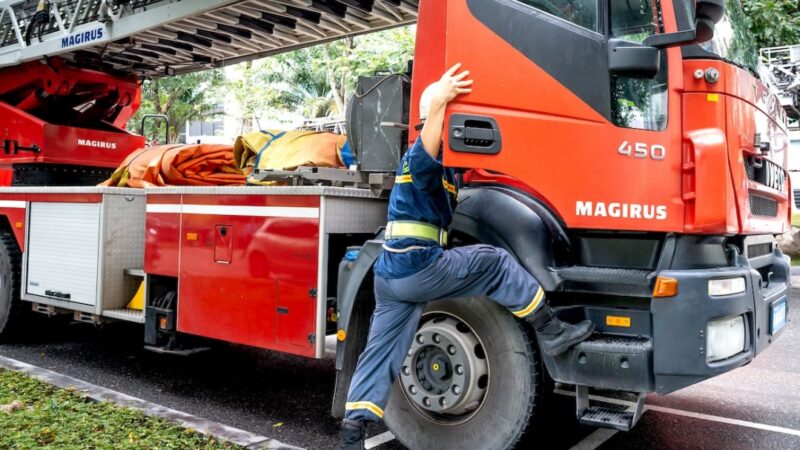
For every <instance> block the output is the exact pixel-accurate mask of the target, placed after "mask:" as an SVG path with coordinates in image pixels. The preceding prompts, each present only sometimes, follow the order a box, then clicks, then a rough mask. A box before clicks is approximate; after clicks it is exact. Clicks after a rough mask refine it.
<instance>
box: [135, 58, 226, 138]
mask: <svg viewBox="0 0 800 450" xmlns="http://www.w3.org/2000/svg"><path fill="white" fill-rule="evenodd" d="M224 81H225V77H224V76H223V73H222V71H220V70H207V71H203V72H196V73H190V74H187V75H180V76H175V77H164V78H156V79H152V80H145V81H144V82H143V83H142V106H141V107H140V108H139V111H137V112H136V114H135V115H134V116H133V118H131V121H130V122H129V123H128V129H129V130H131V131H134V132H137V133H138V132H139V131H140V130H139V128H140V127H141V121H142V117H143V116H144V115H145V114H164V115H166V116H167V117H168V118H169V123H170V129H169V140H170V142H176V141H177V139H178V135H179V134H180V132H181V129H182V128H183V127H184V126H185V125H186V121H187V120H194V119H203V118H206V117H208V116H209V115H210V114H211V113H212V112H213V109H214V105H215V104H216V103H217V98H218V97H217V90H218V89H219V88H220V87H221V86H222V84H223V82H224ZM144 135H145V136H146V137H147V140H148V142H149V141H151V140H153V139H155V138H159V139H163V138H162V136H164V130H163V126H162V124H161V123H150V122H148V124H147V126H146V129H145V133H144Z"/></svg>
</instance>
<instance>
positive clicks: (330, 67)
mask: <svg viewBox="0 0 800 450" xmlns="http://www.w3.org/2000/svg"><path fill="white" fill-rule="evenodd" d="M414 31H415V30H414V27H404V28H397V29H392V30H386V31H382V32H379V33H372V34H367V35H363V36H357V37H348V38H345V39H342V40H338V41H334V42H329V43H326V44H322V45H316V46H313V47H308V48H303V49H300V50H295V51H292V52H288V53H283V54H279V55H276V56H273V57H270V58H265V59H261V60H257V61H251V62H248V63H244V64H241V65H239V66H234V67H231V68H229V69H227V70H225V71H224V72H223V71H221V70H211V71H205V72H197V73H193V74H188V75H182V76H177V77H164V78H158V79H153V80H147V81H145V82H144V84H143V86H142V107H141V108H140V109H139V111H138V113H137V114H136V115H135V116H134V117H133V119H131V122H130V123H129V124H128V128H129V129H130V130H132V131H135V132H137V133H138V132H139V128H140V123H141V118H142V116H143V115H144V114H165V115H167V116H168V117H169V119H170V123H171V128H170V141H171V142H175V141H176V140H177V138H178V135H179V134H180V131H181V128H182V127H183V126H184V125H185V124H186V121H187V120H189V121H191V120H197V119H205V118H207V117H208V116H209V115H210V114H211V113H212V112H213V109H214V106H215V105H221V104H226V103H228V102H230V101H235V102H236V103H237V104H238V106H239V109H240V113H241V115H242V120H243V123H242V125H243V128H252V127H255V126H257V125H258V124H257V123H254V122H258V121H260V119H262V118H263V117H264V116H265V115H267V114H270V113H271V114H273V115H274V114H276V113H277V114H279V113H280V112H281V111H284V112H285V111H290V112H299V113H300V114H302V115H303V116H305V117H308V118H316V117H325V116H330V115H341V114H343V113H344V109H345V106H346V102H347V99H348V98H349V97H350V96H351V95H352V93H353V91H354V89H355V85H356V81H357V79H358V77H359V76H361V75H371V74H373V73H375V72H376V71H378V70H388V71H392V72H405V71H406V68H407V64H408V61H409V60H411V59H412V58H413V52H414ZM146 128H147V129H146V130H145V136H147V139H148V141H152V140H153V139H154V138H155V137H161V136H163V134H164V132H163V129H160V128H157V127H155V126H154V125H148V126H147V127H146Z"/></svg>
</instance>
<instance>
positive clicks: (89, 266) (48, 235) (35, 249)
mask: <svg viewBox="0 0 800 450" xmlns="http://www.w3.org/2000/svg"><path fill="white" fill-rule="evenodd" d="M29 223H30V227H29V230H28V247H27V248H28V252H27V254H28V256H27V257H28V266H27V267H28V276H27V285H26V290H25V292H26V293H28V294H33V295H39V296H42V297H49V298H54V299H58V300H66V301H71V302H75V303H82V304H84V305H96V304H97V267H98V255H99V252H98V245H99V242H100V239H99V235H100V204H99V203H34V202H32V203H31V208H30V221H29Z"/></svg>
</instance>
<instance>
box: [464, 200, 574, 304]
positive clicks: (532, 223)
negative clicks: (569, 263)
mask: <svg viewBox="0 0 800 450" xmlns="http://www.w3.org/2000/svg"><path fill="white" fill-rule="evenodd" d="M521 230H524V231H522V232H521ZM451 235H453V236H454V237H456V238H458V237H459V236H460V237H464V236H467V237H469V238H470V239H472V240H474V241H477V242H480V243H483V244H488V245H494V246H497V247H501V248H504V249H506V250H508V251H509V252H511V254H513V255H514V256H515V257H516V258H517V261H519V263H520V264H521V265H522V266H523V267H524V268H525V269H526V270H527V271H528V272H530V273H531V274H532V275H533V276H534V277H535V278H536V280H537V281H539V283H540V284H541V285H542V287H543V288H544V290H545V291H554V290H556V289H557V288H558V286H559V285H560V283H561V279H560V277H559V275H558V273H557V272H556V271H555V270H553V268H554V267H558V266H560V265H563V263H564V262H565V260H566V259H567V258H568V257H569V253H570V251H571V248H570V241H569V237H568V236H567V233H566V231H565V227H564V225H563V224H562V223H561V222H560V220H559V219H558V218H557V216H556V215H555V214H554V213H553V212H551V211H550V209H549V208H548V207H547V206H545V205H544V204H543V203H542V202H541V201H539V200H537V199H536V198H534V197H532V196H530V195H528V194H526V193H523V192H520V191H518V190H515V189H512V188H509V187H505V186H485V187H484V186H482V187H473V188H465V189H462V190H461V191H460V192H459V204H458V207H457V208H456V211H455V213H454V215H453V223H452V226H451Z"/></svg>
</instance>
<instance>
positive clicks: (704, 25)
mask: <svg viewBox="0 0 800 450" xmlns="http://www.w3.org/2000/svg"><path fill="white" fill-rule="evenodd" d="M724 15H725V2H724V0H697V2H696V4H695V21H696V22H695V30H696V32H697V37H696V38H695V42H696V43H702V42H707V41H710V40H711V38H713V37H714V25H716V24H717V23H719V21H720V20H722V17H723V16H724Z"/></svg>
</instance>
